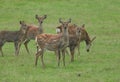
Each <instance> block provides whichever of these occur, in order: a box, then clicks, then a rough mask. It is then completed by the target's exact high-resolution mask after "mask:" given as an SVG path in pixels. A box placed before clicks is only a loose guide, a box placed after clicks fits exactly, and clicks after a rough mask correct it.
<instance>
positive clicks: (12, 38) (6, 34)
mask: <svg viewBox="0 0 120 82" xmlns="http://www.w3.org/2000/svg"><path fill="white" fill-rule="evenodd" d="M20 24H21V27H20V30H19V31H1V32H0V51H1V54H2V56H3V51H2V47H3V45H4V44H5V42H13V43H14V45H15V55H18V54H19V49H20V45H21V43H22V42H23V40H24V38H25V37H26V33H27V30H28V28H27V25H26V24H25V23H24V21H20Z"/></svg>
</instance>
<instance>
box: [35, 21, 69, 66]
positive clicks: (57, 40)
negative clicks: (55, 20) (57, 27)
mask: <svg viewBox="0 0 120 82" xmlns="http://www.w3.org/2000/svg"><path fill="white" fill-rule="evenodd" d="M59 22H60V23H61V24H62V27H63V29H62V31H63V32H62V33H60V34H45V33H44V34H39V35H37V36H36V40H35V41H36V44H37V46H38V48H39V50H38V51H37V53H36V54H35V56H36V59H35V65H36V66H37V61H38V58H39V56H41V62H42V66H43V67H44V66H45V64H44V61H43V55H44V51H45V50H46V49H47V50H50V51H54V52H56V53H57V57H58V66H59V65H60V59H61V53H60V52H62V59H63V65H64V66H65V51H64V50H65V48H66V47H67V46H68V44H69V37H68V36H69V33H68V24H69V23H70V22H71V19H69V20H68V21H67V22H63V21H62V20H61V19H59Z"/></svg>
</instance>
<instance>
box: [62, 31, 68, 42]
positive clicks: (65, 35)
mask: <svg viewBox="0 0 120 82" xmlns="http://www.w3.org/2000/svg"><path fill="white" fill-rule="evenodd" d="M63 38H64V41H65V42H67V43H68V41H69V33H68V30H64V31H63Z"/></svg>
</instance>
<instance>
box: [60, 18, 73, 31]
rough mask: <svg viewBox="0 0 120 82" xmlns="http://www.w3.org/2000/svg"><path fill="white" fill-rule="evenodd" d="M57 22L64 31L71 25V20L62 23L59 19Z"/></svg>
mask: <svg viewBox="0 0 120 82" xmlns="http://www.w3.org/2000/svg"><path fill="white" fill-rule="evenodd" d="M59 22H60V23H61V24H62V27H63V28H64V29H67V27H68V24H69V23H71V19H69V20H68V21H67V22H63V21H62V20H61V18H60V19H59Z"/></svg>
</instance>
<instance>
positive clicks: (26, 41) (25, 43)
mask: <svg viewBox="0 0 120 82" xmlns="http://www.w3.org/2000/svg"><path fill="white" fill-rule="evenodd" d="M29 42H30V40H25V42H24V45H25V48H26V51H27V53H28V54H30V52H29V49H28V46H27V44H28V43H29Z"/></svg>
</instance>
